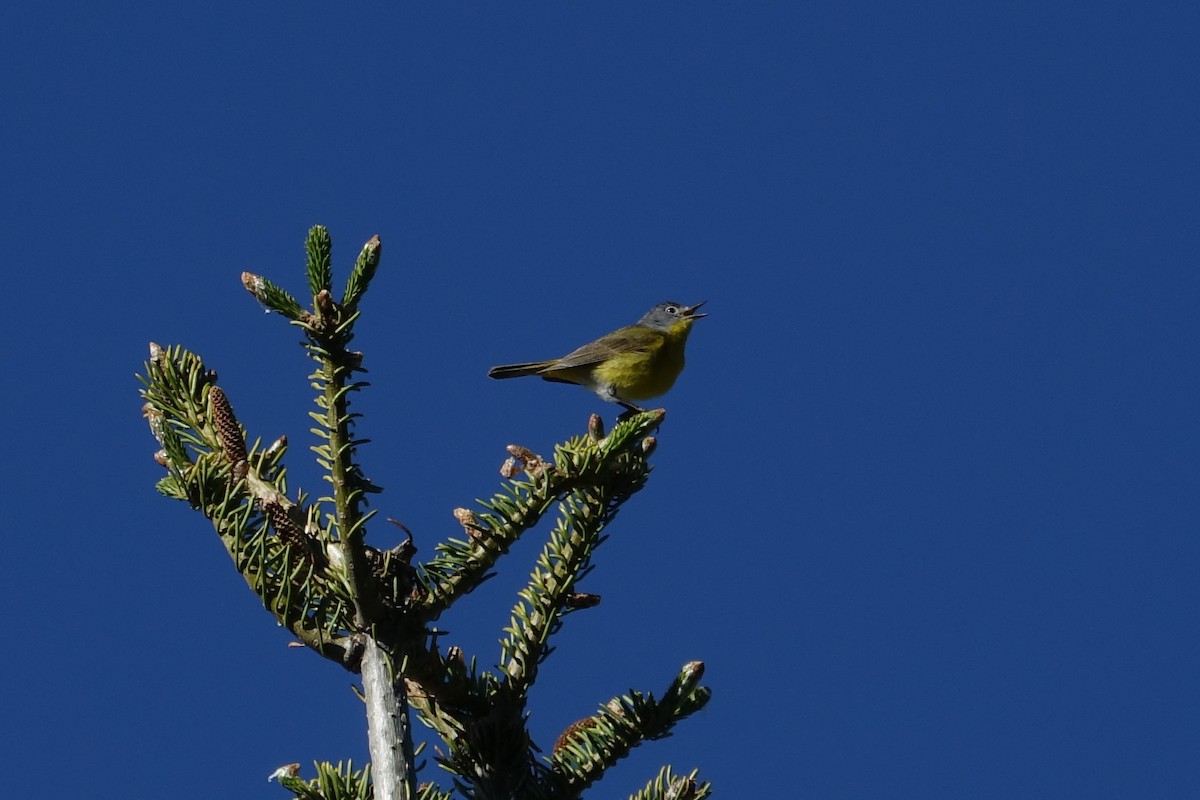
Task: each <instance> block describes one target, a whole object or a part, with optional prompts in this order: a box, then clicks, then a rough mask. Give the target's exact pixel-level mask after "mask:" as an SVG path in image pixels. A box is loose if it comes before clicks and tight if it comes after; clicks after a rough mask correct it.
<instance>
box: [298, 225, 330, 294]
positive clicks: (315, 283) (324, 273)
mask: <svg viewBox="0 0 1200 800" xmlns="http://www.w3.org/2000/svg"><path fill="white" fill-rule="evenodd" d="M304 254H305V256H306V258H305V264H304V274H305V277H307V278H308V290H309V291H310V292H312V294H313V296H316V295H318V294H320V293H321V292H322V291H326V292H327V291H329V290H330V289H331V288H332V287H333V239H332V238H330V236H329V230H328V229H327V228H326V227H325V226H324V225H314V226H313V227H311V228H309V230H308V237H307V238H306V239H305V240H304Z"/></svg>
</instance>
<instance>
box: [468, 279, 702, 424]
mask: <svg viewBox="0 0 1200 800" xmlns="http://www.w3.org/2000/svg"><path fill="white" fill-rule="evenodd" d="M705 302H707V301H704V300H702V301H700V302H699V303H696V304H695V305H691V306H685V305H683V304H682V303H677V302H675V301H673V300H667V301H664V302H662V303H659V304H658V305H656V306H654V308H652V309H650V310H649V311H647V312H646V313H645V314H644V315H643V316H642V318H641V319H639V320H638V321H637V322H636V323H634V324H633V325H627V326H625V327H624V328H618V329H617V330H615V331H613V332H612V333H608V334H605V335H604V336H601V337H600V338H599V339H597V340H596V341H594V342H589V343H588V344H585V345H584V346H583V347H580V348H578V349H577V350H572V351H571V352H570V353H567V354H566V355H565V356H563V357H562V358H552V359H550V360H549V361H529V362H525V363H522V364H502V365H501V366H498V367H492V368H491V369H490V370H488V377H489V378H496V379H497V380H504V379H506V378H522V377H525V376H527V375H537V376H540V377H541V378H543V379H544V380H548V381H555V382H558V383H573V384H576V385H577V386H582V387H583V388H585V389H589V390H591V391H593V392H595V393H596V395H597V396H598V397H599V398H600V399H601V400H604V401H606V402H609V403H617V404H618V405H620V406H622V407H623V408H624V409H625V410H626V411H628V412H631V413H637V412H641V411H645V409H643V408H642V407H641V406H638V405H636V404H635V403H634V402H633V401H634V400H649V399H650V398H652V397H658V396H659V395H662V394H666V393H667V391H668V390H669V389H670V388H671V387H672V386H674V385H675V379H676V378H678V377H679V373H681V372H682V371H683V351H684V347H685V345H686V344H687V340H688V334H690V333H691V332H692V325H693V324H694V323H695V322H696V320H698V319H700V318H702V317H707V316H708V314H699V313H697V309H699V308H700V307H701V306H702V305H704V304H705Z"/></svg>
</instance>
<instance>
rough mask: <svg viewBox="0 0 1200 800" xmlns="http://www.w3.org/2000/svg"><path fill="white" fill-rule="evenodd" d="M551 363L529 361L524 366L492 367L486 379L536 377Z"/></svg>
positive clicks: (506, 365) (551, 363)
mask: <svg viewBox="0 0 1200 800" xmlns="http://www.w3.org/2000/svg"><path fill="white" fill-rule="evenodd" d="M553 364H554V362H553V361H530V362H528V363H525V364H502V365H500V366H498V367H492V368H491V369H489V370H488V377H489V378H495V379H496V380H504V379H505V378H523V377H525V376H526V375H537V374H539V373H540V372H541V371H542V370H544V369H545V368H546V367H549V366H551V365H553Z"/></svg>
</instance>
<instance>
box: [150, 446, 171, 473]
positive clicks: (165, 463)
mask: <svg viewBox="0 0 1200 800" xmlns="http://www.w3.org/2000/svg"><path fill="white" fill-rule="evenodd" d="M154 461H155V462H156V463H157V464H158V465H159V466H160V467H166V468H168V469H170V468H171V462H170V460H169V459H168V458H167V451H166V450H159V451H158V452H156V453H155V454H154Z"/></svg>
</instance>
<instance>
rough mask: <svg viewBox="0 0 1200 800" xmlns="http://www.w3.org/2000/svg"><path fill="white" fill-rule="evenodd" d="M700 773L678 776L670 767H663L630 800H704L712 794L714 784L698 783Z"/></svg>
mask: <svg viewBox="0 0 1200 800" xmlns="http://www.w3.org/2000/svg"><path fill="white" fill-rule="evenodd" d="M698 772H699V770H692V771H691V772H690V773H688V774H687V775H676V774H675V772H674V771H673V770H672V769H671V768H670V767H663V768H662V769H661V770H659V771H658V775H656V776H655V777H653V778H651V779H650V781H649V782H648V783H647V784H646V785H645V786H644V787H642V789H641V790H640V791H638V792H637V793H635V794H631V795H629V800H702V798H705V797H708V796H710V795H711V794H712V784H710V783H708V782H707V781H697V780H696V775H697V774H698Z"/></svg>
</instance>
